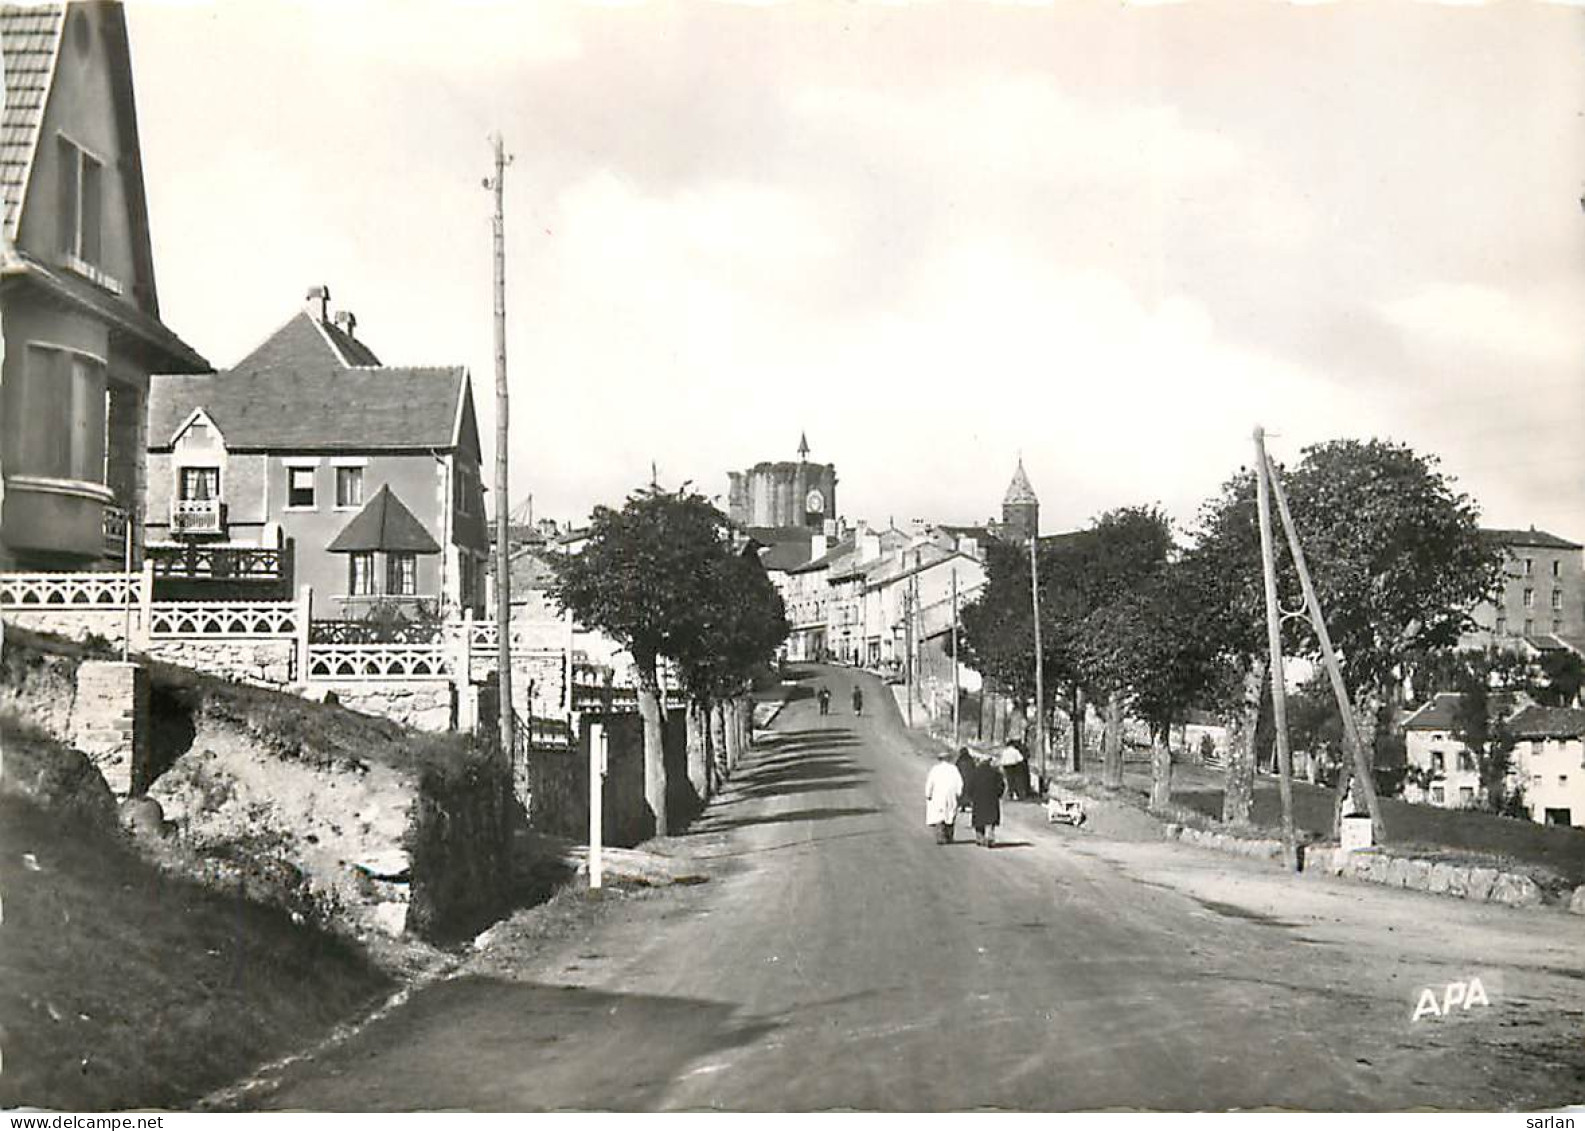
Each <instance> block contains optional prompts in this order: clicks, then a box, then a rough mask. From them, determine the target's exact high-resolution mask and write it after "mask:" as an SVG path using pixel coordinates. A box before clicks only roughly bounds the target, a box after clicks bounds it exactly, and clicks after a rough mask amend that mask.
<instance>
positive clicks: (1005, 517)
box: [997, 458, 1040, 542]
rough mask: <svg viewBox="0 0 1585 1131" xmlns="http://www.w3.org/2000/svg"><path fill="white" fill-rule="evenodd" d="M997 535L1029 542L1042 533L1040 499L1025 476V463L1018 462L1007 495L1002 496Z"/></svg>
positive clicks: (1011, 539)
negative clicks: (1000, 520)
mask: <svg viewBox="0 0 1585 1131" xmlns="http://www.w3.org/2000/svg"><path fill="white" fill-rule="evenodd" d="M997 533H998V534H999V535H1000V536H1001V537H1003V538H1006V539H1008V540H1010V541H1017V542H1027V541H1029V540H1030V539H1031V538H1033V537H1035V535H1037V534H1039V533H1040V499H1039V498H1038V497H1037V496H1036V495H1035V489H1034V488H1033V487H1031V486H1030V485H1029V476H1028V475H1026V474H1024V461H1023V459H1022V458H1020V459H1019V461H1018V469H1017V470H1016V471H1014V472H1013V479H1012V482H1011V483H1009V484H1008V485H1007V494H1005V495H1004V496H1002V522H1001V525H1000V527H998V528H997Z"/></svg>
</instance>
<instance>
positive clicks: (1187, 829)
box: [1162, 823, 1282, 860]
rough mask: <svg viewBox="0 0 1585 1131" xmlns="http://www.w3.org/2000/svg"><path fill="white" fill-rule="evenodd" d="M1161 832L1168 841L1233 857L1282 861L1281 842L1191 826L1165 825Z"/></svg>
mask: <svg viewBox="0 0 1585 1131" xmlns="http://www.w3.org/2000/svg"><path fill="white" fill-rule="evenodd" d="M1162 831H1163V832H1165V833H1166V836H1167V839H1168V840H1180V841H1182V842H1183V843H1184V844H1193V845H1198V846H1199V847H1201V848H1213V849H1215V850H1216V851H1218V852H1229V853H1232V854H1233V855H1235V856H1249V857H1252V858H1253V859H1256V860H1281V859H1282V841H1280V840H1273V839H1271V838H1269V837H1244V836H1236V835H1234V834H1232V833H1226V832H1217V831H1215V830H1212V829H1197V828H1195V827H1194V826H1193V825H1179V824H1174V823H1169V824H1167V826H1166V827H1165V828H1164V829H1163V830H1162Z"/></svg>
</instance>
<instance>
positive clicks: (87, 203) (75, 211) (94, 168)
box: [57, 138, 105, 267]
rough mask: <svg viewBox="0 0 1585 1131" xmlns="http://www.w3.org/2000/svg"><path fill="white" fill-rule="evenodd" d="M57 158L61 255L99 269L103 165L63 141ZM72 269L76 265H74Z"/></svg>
mask: <svg viewBox="0 0 1585 1131" xmlns="http://www.w3.org/2000/svg"><path fill="white" fill-rule="evenodd" d="M57 146H58V149H57V152H58V153H59V156H60V200H59V201H58V202H57V203H58V204H59V207H60V217H59V224H60V228H59V231H60V251H61V254H62V255H64V256H66V257H68V258H69V259H71V260H74V261H76V263H81V264H83V265H85V266H88V267H99V266H100V265H101V264H100V262H99V258H100V252H101V246H100V245H101V230H102V228H101V216H102V215H103V204H102V197H103V193H104V168H105V167H104V165H103V163H102V162H100V161H99V160H98V158H95V157H91V156H89V155H88V154H87V153H85V152H83V151H82V150H81V149H79V148H78V147H77V146H76V145H75V144H74V143H72V142H70V141H68V140H66V139H65V138H58V139H57ZM74 266H75V263H74Z"/></svg>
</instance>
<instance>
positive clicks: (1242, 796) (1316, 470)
mask: <svg viewBox="0 0 1585 1131" xmlns="http://www.w3.org/2000/svg"><path fill="white" fill-rule="evenodd" d="M1275 471H1276V473H1277V474H1278V475H1280V476H1281V477H1282V481H1283V484H1284V486H1285V489H1286V492H1287V496H1288V501H1289V504H1290V507H1291V510H1292V515H1293V520H1294V524H1295V526H1296V527H1297V528H1298V531H1299V536H1300V539H1301V542H1302V544H1303V546H1304V548H1305V556H1306V559H1307V563H1308V565H1309V568H1310V572H1311V575H1312V578H1313V581H1314V584H1315V588H1316V591H1317V596H1318V597H1319V600H1320V603H1321V607H1322V608H1323V609H1324V610H1325V614H1326V621H1327V626H1328V628H1329V630H1330V633H1331V637H1332V642H1333V644H1334V646H1335V648H1336V650H1337V653H1338V659H1339V662H1340V665H1341V668H1342V671H1343V676H1344V680H1345V682H1346V683H1347V685H1348V687H1349V688H1350V689H1351V695H1352V699H1353V702H1352V708H1353V712H1354V714H1355V717H1356V719H1357V721H1358V724H1359V729H1360V733H1361V736H1362V741H1363V745H1364V746H1365V749H1366V751H1367V755H1372V752H1373V751H1374V749H1375V744H1376V743H1375V740H1376V737H1377V735H1378V733H1379V732H1380V731H1381V729H1382V726H1383V724H1384V722H1385V719H1386V712H1387V711H1389V710H1390V707H1391V705H1392V704H1393V702H1394V701H1395V695H1394V692H1395V690H1396V687H1397V684H1398V682H1399V680H1400V679H1401V677H1402V676H1403V674H1404V671H1405V670H1406V667H1407V666H1408V665H1410V664H1411V663H1414V662H1417V661H1418V662H1423V660H1424V658H1425V657H1427V656H1432V655H1438V654H1441V653H1445V652H1448V651H1450V650H1451V649H1452V648H1453V647H1454V646H1455V645H1456V644H1457V641H1458V639H1459V637H1460V636H1461V635H1462V634H1463V633H1464V632H1465V631H1466V630H1467V629H1468V628H1469V626H1470V624H1471V621H1470V616H1469V614H1470V611H1471V610H1472V609H1473V608H1474V606H1475V605H1476V604H1478V603H1479V602H1480V601H1481V600H1483V599H1485V598H1488V597H1490V596H1491V595H1493V594H1494V593H1495V592H1496V590H1497V588H1498V585H1499V580H1500V571H1501V550H1500V548H1498V547H1497V546H1495V545H1493V544H1492V543H1491V542H1490V541H1489V540H1487V539H1486V538H1484V537H1483V536H1482V535H1481V532H1480V529H1479V521H1478V519H1479V515H1478V511H1477V509H1476V506H1475V504H1474V502H1473V501H1472V500H1471V499H1470V498H1469V497H1468V496H1467V495H1465V494H1463V493H1461V492H1459V491H1458V490H1457V489H1456V486H1455V484H1454V483H1453V481H1452V480H1451V479H1450V478H1449V477H1448V476H1447V475H1445V474H1444V473H1442V472H1441V471H1440V470H1438V467H1437V461H1436V459H1435V457H1432V456H1425V455H1420V454H1417V453H1416V452H1414V451H1412V450H1411V449H1409V448H1408V447H1406V446H1403V445H1400V444H1396V443H1391V442H1386V441H1380V440H1372V441H1368V442H1366V441H1356V440H1334V441H1330V442H1327V443H1322V444H1316V445H1313V446H1311V447H1308V448H1306V449H1304V451H1303V453H1302V454H1301V458H1300V460H1299V462H1298V464H1297V465H1296V466H1294V467H1293V468H1291V469H1284V468H1281V467H1277V468H1276V469H1275ZM1256 506H1257V503H1256V477H1255V473H1254V471H1253V470H1251V469H1242V470H1240V471H1239V472H1237V473H1236V474H1234V475H1233V476H1231V477H1230V478H1229V479H1228V480H1227V481H1226V482H1225V483H1223V485H1222V487H1221V489H1220V490H1219V492H1218V493H1217V494H1216V495H1215V496H1214V497H1212V498H1211V499H1208V500H1207V501H1206V502H1205V503H1204V504H1202V506H1201V507H1200V510H1199V513H1198V515H1197V517H1196V519H1195V521H1194V523H1193V526H1192V527H1191V528H1190V529H1189V530H1187V531H1185V532H1183V533H1184V534H1186V535H1187V544H1186V545H1181V546H1180V545H1179V543H1178V540H1177V538H1176V536H1175V534H1176V532H1175V531H1174V530H1173V528H1172V525H1171V523H1170V521H1169V520H1168V518H1167V517H1166V516H1165V515H1164V514H1162V513H1161V512H1160V511H1159V510H1158V509H1156V508H1153V507H1123V508H1120V509H1117V510H1112V511H1108V512H1106V513H1105V514H1102V515H1101V516H1100V517H1099V518H1097V519H1096V520H1095V521H1094V522H1093V523H1092V524H1091V526H1090V527H1089V528H1088V529H1086V530H1083V531H1079V532H1076V533H1074V534H1070V535H1063V536H1059V537H1056V538H1050V539H1043V540H1041V542H1040V544H1039V550H1038V571H1039V588H1040V603H1039V604H1040V616H1041V624H1040V636H1041V644H1042V648H1041V651H1042V659H1043V663H1044V675H1045V680H1046V684H1047V686H1048V687H1052V688H1054V689H1055V691H1056V694H1055V695H1050V696H1048V699H1049V701H1050V702H1049V704H1048V709H1052V708H1055V709H1060V710H1061V711H1062V712H1063V713H1064V714H1065V715H1066V716H1067V717H1068V719H1069V720H1070V731H1071V733H1072V735H1073V750H1072V752H1071V754H1070V761H1071V764H1072V765H1073V766H1074V768H1077V758H1078V751H1079V748H1080V744H1081V743H1082V720H1083V717H1084V705H1085V703H1086V702H1089V703H1094V704H1096V705H1097V706H1098V707H1099V708H1100V709H1101V710H1102V714H1103V717H1104V719H1105V727H1104V730H1103V736H1102V743H1101V747H1102V773H1103V780H1104V781H1105V782H1106V784H1108V785H1110V786H1113V787H1116V786H1120V785H1121V784H1122V766H1123V720H1124V717H1125V715H1132V716H1133V717H1135V718H1138V719H1140V720H1142V721H1143V722H1144V723H1146V724H1147V725H1148V727H1149V729H1150V731H1151V735H1152V746H1153V755H1152V764H1153V767H1154V768H1155V773H1154V774H1153V777H1154V780H1155V781H1156V789H1155V790H1153V802H1154V803H1156V804H1158V805H1160V804H1165V803H1166V801H1167V790H1168V786H1167V783H1168V782H1169V781H1170V756H1169V754H1168V750H1167V737H1168V733H1169V730H1170V728H1171V727H1172V726H1173V725H1175V724H1177V723H1179V722H1181V721H1182V720H1183V718H1184V716H1185V714H1186V712H1187V711H1188V710H1189V709H1190V708H1204V709H1208V710H1212V711H1215V712H1218V713H1220V714H1221V715H1223V716H1224V717H1225V718H1226V719H1227V720H1228V722H1229V724H1230V732H1231V739H1230V743H1229V757H1228V763H1227V781H1226V788H1225V792H1224V797H1223V819H1224V820H1226V821H1229V822H1234V823H1244V822H1247V821H1248V820H1249V815H1250V809H1251V805H1252V802H1253V795H1254V773H1255V760H1256V756H1257V747H1256V741H1255V735H1256V730H1257V726H1258V723H1259V720H1260V715H1261V703H1262V700H1263V698H1264V696H1265V695H1266V694H1267V689H1268V687H1269V680H1270V675H1271V673H1270V671H1269V667H1270V662H1269V658H1268V656H1269V653H1268V648H1267V638H1266V620H1265V616H1266V610H1265V598H1264V592H1263V588H1262V572H1261V568H1262V567H1261V551H1260V533H1259V527H1258V520H1257V510H1256ZM987 566H988V579H987V584H986V587H985V589H984V590H983V591H982V593H981V595H980V597H979V598H978V599H977V600H976V601H975V602H974V603H972V604H970V605H969V606H967V607H966V608H965V609H964V610H963V616H962V628H963V631H962V643H961V649H962V653H963V659H964V661H965V662H966V663H969V664H970V665H972V666H973V667H975V668H976V669H977V670H978V671H980V672H981V673H982V674H983V675H985V676H987V677H988V678H990V679H991V680H993V681H994V682H995V683H996V684H997V685H998V686H1000V687H1002V688H1004V689H1006V690H1007V691H1008V692H1009V693H1010V694H1011V695H1012V696H1013V698H1014V699H1016V700H1021V701H1023V702H1024V703H1026V704H1030V703H1032V701H1033V698H1034V695H1033V689H1034V647H1033V641H1034V627H1033V616H1032V611H1031V608H1030V604H1031V603H1030V577H1029V568H1030V562H1029V551H1028V547H1027V546H1012V545H1005V544H1004V545H1000V546H993V547H992V548H991V551H990V553H989V557H988V561H987ZM1277 567H1278V591H1279V596H1280V599H1281V601H1282V604H1283V606H1284V608H1294V609H1297V608H1299V607H1301V601H1300V595H1299V594H1300V590H1299V585H1298V581H1297V575H1296V572H1295V570H1294V566H1293V562H1292V560H1291V558H1289V557H1288V556H1287V555H1286V554H1283V553H1279V556H1278V562H1277ZM1283 653H1284V655H1285V656H1292V657H1305V658H1310V659H1319V645H1318V641H1317V639H1316V637H1315V635H1314V633H1313V632H1312V631H1310V629H1309V626H1308V623H1307V622H1305V621H1303V620H1302V618H1297V617H1289V618H1284V625H1283ZM1345 767H1346V764H1345ZM1349 779H1350V774H1349V773H1348V772H1347V770H1346V768H1345V772H1344V773H1343V774H1342V775H1341V776H1340V778H1339V782H1338V805H1337V811H1338V814H1339V815H1340V814H1341V813H1342V811H1343V806H1344V799H1345V796H1346V790H1347V788H1348V786H1349Z"/></svg>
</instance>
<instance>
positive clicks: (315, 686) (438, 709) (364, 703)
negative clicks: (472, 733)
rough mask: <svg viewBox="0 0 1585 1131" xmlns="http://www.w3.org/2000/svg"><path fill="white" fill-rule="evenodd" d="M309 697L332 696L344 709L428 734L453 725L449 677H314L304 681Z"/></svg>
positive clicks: (454, 708) (453, 694) (453, 699)
mask: <svg viewBox="0 0 1585 1131" xmlns="http://www.w3.org/2000/svg"><path fill="white" fill-rule="evenodd" d="M304 694H305V695H306V696H307V697H308V698H310V699H317V700H323V699H325V698H326V697H327V696H329V695H333V696H334V697H335V700H336V702H338V703H340V704H341V705H342V706H343V707H346V708H347V709H348V710H352V711H358V712H361V713H362V714H365V715H377V716H379V717H380V718H382V719H390V720H391V721H392V722H396V723H401V724H402V725H403V726H408V727H412V728H413V729H414V730H422V731H428V732H430V733H432V734H434V733H439V732H442V731H448V730H452V729H454V728H455V725H456V721H457V702H456V692H455V690H454V688H453V687H452V684H451V681H450V680H449V679H428V680H424V679H402V680H394V679H393V680H361V681H354V680H348V681H346V682H343V683H337V682H333V681H323V680H315V681H313V682H312V683H309V684H307V685H305V687H304Z"/></svg>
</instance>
